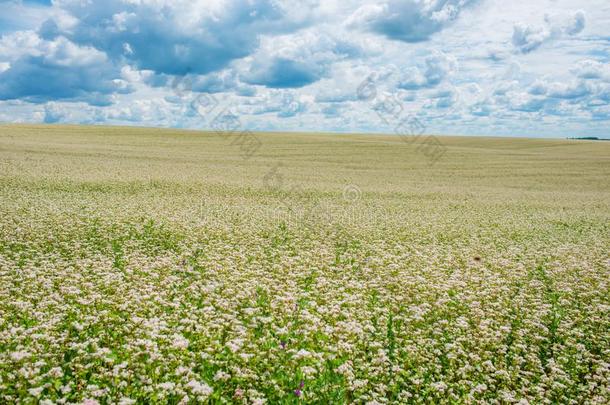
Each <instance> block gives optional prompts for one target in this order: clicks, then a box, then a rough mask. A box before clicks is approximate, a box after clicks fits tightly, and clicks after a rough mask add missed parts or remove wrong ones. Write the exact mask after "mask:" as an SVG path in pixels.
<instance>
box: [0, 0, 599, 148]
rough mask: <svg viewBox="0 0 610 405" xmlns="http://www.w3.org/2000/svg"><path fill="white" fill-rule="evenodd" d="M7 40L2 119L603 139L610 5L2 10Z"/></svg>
mask: <svg viewBox="0 0 610 405" xmlns="http://www.w3.org/2000/svg"><path fill="white" fill-rule="evenodd" d="M0 36H1V37H0V122H47V123H84V124H112V125H116V124H120V125H142V126H163V127H181V128H192V129H210V128H218V127H223V125H224V127H225V128H228V129H230V128H232V127H231V126H234V127H240V128H247V129H251V130H276V131H282V130H289V131H306V130H311V131H339V132H388V133H391V132H394V131H395V130H396V128H397V127H399V125H400V124H401V123H402V122H405V121H412V120H417V121H418V122H419V123H421V126H422V127H423V128H425V132H427V133H436V134H456V135H504V136H511V135H512V136H536V137H566V136H601V137H610V129H609V128H610V2H608V1H607V0H589V1H575V0H537V1H531V0H530V1H522V0H514V1H511V2H506V1H505V0H402V1H396V0H385V1H384V0H381V1H352V0H326V1H322V0H303V1H300V2H296V1H288V0H247V1H237V0H189V1H186V0H172V1H170V0H138V1H134V0H108V1H88V2H87V1H81V0H53V1H44V0H30V1H2V0H0ZM227 115H230V116H231V117H232V118H233V122H232V123H231V124H227V123H226V120H225V121H223V120H222V119H221V118H223V119H224V118H226V116H227ZM219 122H220V124H219Z"/></svg>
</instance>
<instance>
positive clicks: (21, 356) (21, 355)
mask: <svg viewBox="0 0 610 405" xmlns="http://www.w3.org/2000/svg"><path fill="white" fill-rule="evenodd" d="M29 356H30V354H29V353H28V352H13V353H11V359H12V360H13V361H20V360H23V359H25V358H27V357H29Z"/></svg>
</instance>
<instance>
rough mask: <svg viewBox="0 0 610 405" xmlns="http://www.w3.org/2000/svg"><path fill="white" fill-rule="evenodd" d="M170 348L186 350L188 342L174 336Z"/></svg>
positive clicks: (183, 338)
mask: <svg viewBox="0 0 610 405" xmlns="http://www.w3.org/2000/svg"><path fill="white" fill-rule="evenodd" d="M172 347H173V348H174V349H186V348H188V347H189V341H188V339H186V338H185V337H184V336H182V335H174V340H173V342H172Z"/></svg>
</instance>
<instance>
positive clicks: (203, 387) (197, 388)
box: [186, 380, 214, 397]
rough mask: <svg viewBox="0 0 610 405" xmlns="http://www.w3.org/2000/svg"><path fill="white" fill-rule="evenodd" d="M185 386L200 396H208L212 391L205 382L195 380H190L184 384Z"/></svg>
mask: <svg viewBox="0 0 610 405" xmlns="http://www.w3.org/2000/svg"><path fill="white" fill-rule="evenodd" d="M186 386H187V387H188V388H190V389H191V392H192V393H193V394H195V395H199V396H202V397H208V396H210V394H211V393H212V392H214V390H213V389H212V387H210V386H209V385H207V384H206V383H202V382H199V381H196V380H191V381H190V382H189V383H188V384H186Z"/></svg>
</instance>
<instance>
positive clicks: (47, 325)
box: [0, 126, 610, 404]
mask: <svg viewBox="0 0 610 405" xmlns="http://www.w3.org/2000/svg"><path fill="white" fill-rule="evenodd" d="M256 136H257V139H258V140H259V141H260V148H259V149H258V150H257V153H255V154H244V153H243V152H244V150H243V147H242V146H243V145H241V144H239V143H236V142H234V141H232V140H231V139H228V138H227V135H218V134H212V133H208V134H203V133H194V132H179V131H165V130H153V129H125V128H95V127H61V126H52V127H44V126H4V127H0V403H32V404H34V403H41V404H53V403H86V404H96V403H99V404H114V403H119V404H133V403H142V404H143V403H200V402H203V403H206V402H209V403H258V404H261V403H286V404H289V403H370V404H376V403H377V404H378V403H422V402H427V403H430V402H447V403H450V402H451V403H455V402H458V403H475V402H485V403H510V402H514V403H517V402H519V403H528V402H529V403H600V404H601V403H608V402H609V401H610V291H609V290H610V277H609V276H610V254H609V252H610V142H608V143H604V142H597V143H596V142H586V141H562V140H525V139H501V138H497V139H491V138H457V137H456V138H440V140H441V142H442V143H443V144H444V145H445V147H446V148H447V149H446V153H445V154H444V155H443V156H442V158H441V159H439V160H438V161H437V162H436V163H435V164H434V165H430V162H429V161H428V160H427V159H426V156H424V155H423V154H422V153H421V151H420V150H418V149H417V148H416V147H415V146H414V145H410V144H406V143H404V142H402V141H401V139H399V138H397V137H390V136H356V135H353V136H348V135H323V134H308V135H307V134H291V135H285V134H257V135H256Z"/></svg>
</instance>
